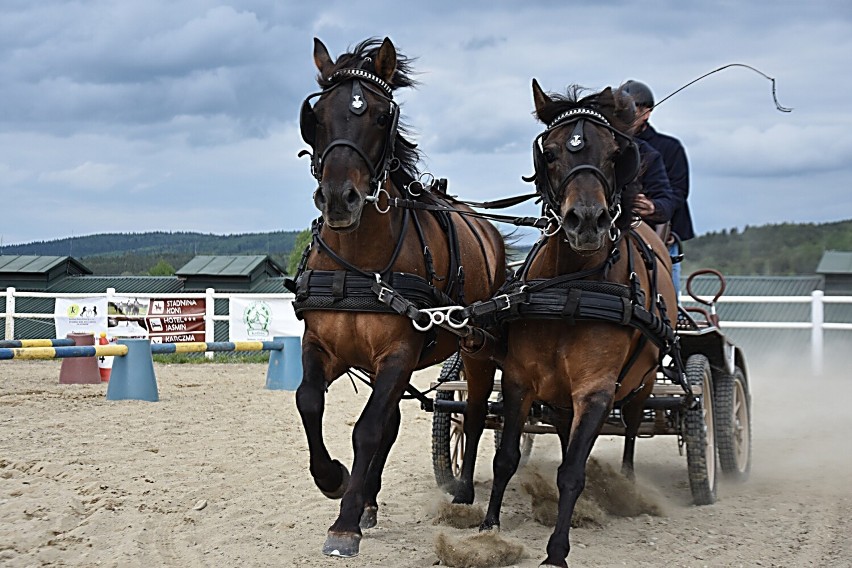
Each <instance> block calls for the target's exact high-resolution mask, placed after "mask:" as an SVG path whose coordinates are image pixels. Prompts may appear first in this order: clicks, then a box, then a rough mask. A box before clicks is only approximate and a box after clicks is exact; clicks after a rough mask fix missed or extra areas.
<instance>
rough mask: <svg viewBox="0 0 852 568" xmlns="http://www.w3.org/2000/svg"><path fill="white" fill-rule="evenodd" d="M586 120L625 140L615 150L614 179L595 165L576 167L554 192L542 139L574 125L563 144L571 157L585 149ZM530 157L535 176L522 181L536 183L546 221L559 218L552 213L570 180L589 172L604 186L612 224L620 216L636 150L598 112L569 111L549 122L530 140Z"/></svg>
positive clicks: (630, 140)
mask: <svg viewBox="0 0 852 568" xmlns="http://www.w3.org/2000/svg"><path fill="white" fill-rule="evenodd" d="M586 121H588V122H592V123H594V124H597V125H599V126H603V127H604V128H606V129H607V130H609V131H610V132H611V133H612V135H613V138H615V139H616V140H618V139H619V138H621V139H622V140H624V141H626V144H625V146H624V147H623V148H622V149H621V150H619V152H618V155H617V156H616V158H615V161H614V164H613V165H614V169H615V176H614V179H610V178H609V177H608V176H607V175H606V174H605V173H604V172H603V171H602V170H601V169H600V168H598V167H597V166H594V165H592V164H579V165H576V166H574V167H573V168H571V169H570V170H569V171H568V173H567V174H565V176H564V177H563V178H562V181H560V182H559V185H557V186H556V188H555V189H554V187H553V186H552V185H551V183H550V178H549V176H548V175H547V163H546V160H545V157H544V150H543V142H544V138H545V137H546V136H547V135H548V134H550V133H551V132H553V131H554V130H555V129H557V128H560V127H562V126H566V125H569V124H574V125H575V126H574V130H573V131H572V133H571V136H570V137H569V138H568V141H567V142H566V143H565V147H566V148H567V149H568V151H569V152H571V153H572V154H573V153H576V152H579V151H581V150H582V149H584V148H585V147H586V138H585V132H584V127H585V123H586ZM533 157H534V165H535V174H534V175H533V177H532V178H525V179H527V180H528V181H535V182H536V190H537V191H538V193H539V194H540V195H541V197H542V201H543V202H544V210H545V211H544V214H545V216H547V217H548V218H551V219H554V220H558V218H559V216H558V215H557V213H556V212H557V211H558V210H559V201H560V200H561V197H562V193H563V192H564V191H565V188H566V187H567V186H568V184H569V183H570V182H571V180H573V179H574V178H575V177H577V176H579V175H581V174H584V173H590V174H592V175H594V176H595V177H597V178H598V180H599V181H600V182H601V184H602V185H603V187H604V191H605V194H606V200H607V205H608V210H609V215H610V217H611V218H612V223H613V224H614V223H615V220H616V219H617V218H618V216H619V215H620V214H621V193H622V190H623V189H624V186H625V185H627V184H628V183H630V182H631V181H633V179H635V178H636V175H637V174H638V173H639V163H640V157H639V147H638V146H637V144H636V142H634V141H633V138H632V137H631V136H629V135H627V134H625V133H624V132H621V131H620V130H618V129H617V128H614V127H612V126H611V125H610V124H609V121H608V120H607V119H606V118H605V117H604V116H603V115H602V114H601V113H599V112H597V111H596V110H592V109H589V108H582V107H579V108H573V109H571V110H568V111H565V112H563V113H562V114H560V115H559V116H557V117H556V118H555V119H553V120H552V121H551V122H550V124H548V125H547V128H546V129H545V130H544V132H542V133H541V134H539V135H538V136H536V138H535V140H534V141H533Z"/></svg>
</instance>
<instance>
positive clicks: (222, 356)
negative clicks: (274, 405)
mask: <svg viewBox="0 0 852 568" xmlns="http://www.w3.org/2000/svg"><path fill="white" fill-rule="evenodd" d="M153 357H154V362H155V363H169V364H183V363H187V364H191V365H204V364H209V363H268V362H269V353H268V352H266V351H263V352H256V353H255V352H242V353H238V352H228V353H213V358H212V359H208V358H207V357H205V354H204V353H166V354H156V355H154V356H153Z"/></svg>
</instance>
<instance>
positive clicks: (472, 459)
mask: <svg viewBox="0 0 852 568" xmlns="http://www.w3.org/2000/svg"><path fill="white" fill-rule="evenodd" d="M464 369H465V375H466V377H467V389H468V390H467V406H466V409H465V414H464V437H465V452H464V457H463V460H462V467H461V472H460V475H459V483H458V485H457V486H456V491H455V495H454V496H453V503H462V504H465V505H470V504H471V503H473V499H474V490H473V472H474V468H475V466H476V452H477V448H478V447H479V440H480V438H481V437H482V430H483V429H484V427H485V416H486V414H487V412H488V397H489V396H491V392H492V390H493V388H494V372H495V370H496V366H495V365H494V363H492V362H490V361H483V360H477V359H465V361H464Z"/></svg>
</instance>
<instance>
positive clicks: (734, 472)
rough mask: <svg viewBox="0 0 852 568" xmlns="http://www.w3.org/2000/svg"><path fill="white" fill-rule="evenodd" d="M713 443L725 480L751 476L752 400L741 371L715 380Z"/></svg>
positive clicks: (743, 478)
mask: <svg viewBox="0 0 852 568" xmlns="http://www.w3.org/2000/svg"><path fill="white" fill-rule="evenodd" d="M714 383H715V384H714V391H715V394H714V397H713V402H714V403H715V404H716V408H715V411H716V443H717V445H718V446H719V467H720V468H721V469H722V474H723V475H724V477H725V478H726V479H731V480H733V481H745V480H746V479H748V476H749V473H750V472H751V400H750V397H749V395H748V385H747V384H746V381H745V375H744V374H743V371H742V369H740V368H739V367H737V368H736V370H735V371H734V374H733V375H728V374H720V375H718V376H716V377H715V378H714Z"/></svg>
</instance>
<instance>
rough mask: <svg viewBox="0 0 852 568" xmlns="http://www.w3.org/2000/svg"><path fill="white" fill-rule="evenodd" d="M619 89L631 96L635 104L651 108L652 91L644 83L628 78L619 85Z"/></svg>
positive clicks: (652, 101) (652, 102) (652, 103)
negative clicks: (628, 79)
mask: <svg viewBox="0 0 852 568" xmlns="http://www.w3.org/2000/svg"><path fill="white" fill-rule="evenodd" d="M621 91H622V92H623V93H626V94H628V95H630V96H631V97H633V102H635V103H636V106H641V107H647V108H651V107H653V106H654V93H652V92H651V89H650V88H649V87H648V85H646V84H645V83H640V82H639V81H634V80H632V79H631V80H630V81H627V82H626V83H624V84H623V85H622V86H621Z"/></svg>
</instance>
